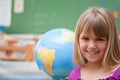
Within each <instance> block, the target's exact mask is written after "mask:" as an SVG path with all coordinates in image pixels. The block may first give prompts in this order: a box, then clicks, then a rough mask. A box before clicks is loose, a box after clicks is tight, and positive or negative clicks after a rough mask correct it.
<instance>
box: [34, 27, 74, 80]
mask: <svg viewBox="0 0 120 80" xmlns="http://www.w3.org/2000/svg"><path fill="white" fill-rule="evenodd" d="M73 45H74V32H73V31H71V30H68V29H64V28H57V29H53V30H50V31H48V32H46V33H45V34H43V35H42V37H41V38H40V39H39V41H38V43H37V45H36V47H35V60H36V63H37V65H38V67H39V68H40V69H41V70H43V71H44V72H45V73H46V74H47V75H49V76H51V77H52V78H53V79H54V80H61V79H65V78H66V77H68V75H69V74H70V72H71V71H72V69H73V68H74V67H75V66H74V62H73Z"/></svg>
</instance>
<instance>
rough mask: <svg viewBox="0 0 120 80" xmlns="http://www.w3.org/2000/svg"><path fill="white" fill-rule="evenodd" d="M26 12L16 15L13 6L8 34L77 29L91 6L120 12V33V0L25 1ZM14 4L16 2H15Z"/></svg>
mask: <svg viewBox="0 0 120 80" xmlns="http://www.w3.org/2000/svg"><path fill="white" fill-rule="evenodd" d="M24 1H25V3H24V12H23V13H14V11H13V8H14V5H12V21H11V26H10V27H7V28H6V29H5V32H6V33H8V34H29V33H30V34H43V33H45V32H47V31H49V30H51V29H55V28H67V29H70V30H73V31H74V29H75V25H76V22H77V20H78V18H79V16H80V15H81V14H82V12H83V11H84V10H85V9H87V8H88V7H91V6H98V7H105V8H108V9H109V10H110V11H111V12H112V13H114V12H115V11H117V12H118V14H117V15H118V18H116V22H117V25H118V26H119V27H118V30H119V31H120V23H119V22H120V18H119V13H120V0H24ZM13 4H14V0H13Z"/></svg>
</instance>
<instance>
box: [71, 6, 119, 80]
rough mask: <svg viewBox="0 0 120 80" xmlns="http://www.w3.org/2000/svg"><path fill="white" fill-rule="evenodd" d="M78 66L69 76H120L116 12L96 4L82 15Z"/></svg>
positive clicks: (87, 79)
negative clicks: (98, 6)
mask: <svg viewBox="0 0 120 80" xmlns="http://www.w3.org/2000/svg"><path fill="white" fill-rule="evenodd" d="M74 60H75V64H76V65H77V66H78V67H77V68H75V69H74V70H73V71H72V72H71V73H70V75H69V80H120V43H119V36H118V33H117V30H116V24H115V19H114V16H113V15H112V13H111V12H109V11H108V10H106V9H105V8H97V7H92V8H89V9H87V10H86V11H85V12H84V13H83V14H82V15H81V17H80V18H79V20H78V23H77V27H76V34H75V44H74Z"/></svg>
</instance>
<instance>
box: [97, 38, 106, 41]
mask: <svg viewBox="0 0 120 80" xmlns="http://www.w3.org/2000/svg"><path fill="white" fill-rule="evenodd" d="M96 41H105V39H104V38H97V39H96Z"/></svg>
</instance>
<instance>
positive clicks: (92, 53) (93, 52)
mask: <svg viewBox="0 0 120 80" xmlns="http://www.w3.org/2000/svg"><path fill="white" fill-rule="evenodd" d="M86 52H87V53H88V54H90V55H97V54H98V53H99V52H100V51H88V50H87V51H86Z"/></svg>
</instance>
